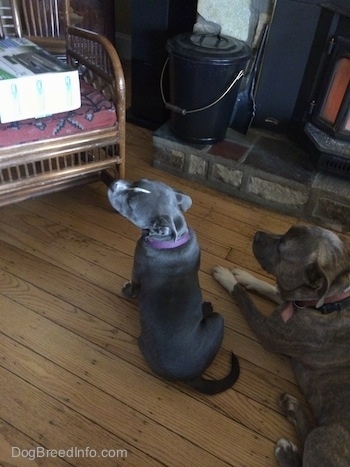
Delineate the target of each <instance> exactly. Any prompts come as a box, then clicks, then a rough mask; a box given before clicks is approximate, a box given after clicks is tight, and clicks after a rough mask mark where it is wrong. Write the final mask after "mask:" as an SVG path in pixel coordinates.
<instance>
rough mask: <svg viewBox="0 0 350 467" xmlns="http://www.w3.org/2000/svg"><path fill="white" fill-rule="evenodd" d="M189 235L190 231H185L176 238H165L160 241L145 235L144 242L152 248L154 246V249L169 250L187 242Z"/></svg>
mask: <svg viewBox="0 0 350 467" xmlns="http://www.w3.org/2000/svg"><path fill="white" fill-rule="evenodd" d="M190 237H191V235H190V232H186V233H185V234H184V235H182V237H180V238H179V239H178V240H167V241H165V242H162V241H160V240H155V239H153V238H152V237H148V236H147V237H145V242H146V243H147V245H149V246H151V247H152V248H155V249H156V250H171V249H173V248H178V247H179V246H181V245H184V244H185V243H187V242H188V240H189V239H190Z"/></svg>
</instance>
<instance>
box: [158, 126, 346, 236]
mask: <svg viewBox="0 0 350 467" xmlns="http://www.w3.org/2000/svg"><path fill="white" fill-rule="evenodd" d="M153 146H154V158H153V164H154V166H155V167H158V168H160V169H163V170H166V171H168V172H171V173H173V174H176V175H178V176H180V177H184V178H187V179H189V180H195V181H196V182H199V183H202V184H204V185H206V186H209V187H212V188H215V189H217V190H219V191H221V192H224V193H226V194H229V195H232V196H234V197H237V198H241V199H244V200H246V201H250V202H252V203H255V204H258V205H262V206H265V207H267V208H269V209H272V210H275V211H279V212H283V213H285V214H291V215H293V216H297V217H300V218H302V219H305V220H306V221H310V222H313V223H315V224H318V225H322V226H324V227H328V228H331V229H334V230H338V231H342V232H349V231H350V181H349V180H347V179H343V178H340V177H336V176H332V175H329V174H326V173H322V172H320V171H318V170H316V169H315V167H314V166H313V165H312V163H311V161H310V157H309V155H308V154H307V153H306V152H305V151H303V150H302V149H300V148H299V147H298V146H297V145H296V144H294V143H293V142H292V141H291V140H289V139H288V138H286V137H285V136H280V135H276V134H271V133H268V132H264V131H260V130H259V131H258V130H255V129H250V130H249V132H248V135H247V136H243V135H242V134H240V133H237V132H235V131H233V130H231V129H228V131H227V135H226V139H225V140H224V141H222V142H219V143H217V144H214V145H207V146H196V145H189V144H187V143H185V142H183V141H181V140H179V139H178V138H176V137H175V136H174V134H173V133H172V131H171V129H170V127H169V125H168V123H166V124H164V125H163V126H161V127H160V128H159V129H158V130H156V131H155V132H154V133H153Z"/></svg>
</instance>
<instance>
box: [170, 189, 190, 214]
mask: <svg viewBox="0 0 350 467" xmlns="http://www.w3.org/2000/svg"><path fill="white" fill-rule="evenodd" d="M174 191H175V195H176V200H177V204H178V205H179V206H180V209H181V211H182V212H186V211H187V210H188V209H190V207H191V206H192V199H191V197H190V196H188V195H185V193H182V191H176V190H174Z"/></svg>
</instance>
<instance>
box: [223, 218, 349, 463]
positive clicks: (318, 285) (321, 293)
mask: <svg viewBox="0 0 350 467" xmlns="http://www.w3.org/2000/svg"><path fill="white" fill-rule="evenodd" d="M253 251H254V255H255V257H256V258H257V260H258V261H259V263H260V264H261V266H262V267H263V268H264V269H265V270H266V271H267V272H268V273H270V274H273V275H274V276H275V278H276V282H277V287H274V286H271V285H269V284H266V283H265V282H263V281H260V280H258V279H256V278H254V277H253V276H252V275H250V274H248V273H246V272H244V271H242V270H240V269H234V270H233V271H232V272H230V271H229V270H228V269H225V268H222V267H219V266H218V267H216V268H214V277H215V279H216V280H217V281H218V282H219V283H220V284H221V285H223V286H224V287H225V288H226V289H227V290H228V291H229V292H230V293H232V295H233V296H234V297H235V298H236V299H237V301H238V304H239V307H240V308H241V310H242V312H243V314H244V315H245V317H246V319H247V321H248V323H249V325H250V326H251V328H252V329H253V331H254V332H255V334H256V335H257V336H258V337H259V339H260V340H261V343H262V345H263V346H264V347H265V348H266V349H268V350H271V351H273V352H279V353H283V354H285V355H288V356H290V357H291V361H292V366H293V369H294V372H295V376H296V379H297V381H298V383H299V386H300V388H301V390H302V392H303V393H304V395H305V397H306V399H307V400H308V402H309V404H310V407H311V409H312V412H313V414H314V417H315V420H316V424H317V425H316V426H313V424H312V423H310V422H309V421H308V420H307V419H306V417H305V415H304V414H303V412H302V409H301V407H300V405H299V403H298V401H297V400H296V399H295V398H294V397H292V396H290V395H288V394H283V395H282V396H281V398H280V404H281V407H282V408H283V410H284V412H285V414H286V416H287V417H288V419H289V420H290V421H291V422H292V423H293V424H294V425H295V427H296V429H297V432H298V435H299V436H300V439H301V442H302V445H303V453H302V454H300V453H299V452H298V450H297V448H296V446H295V445H294V444H293V443H291V442H290V441H287V440H285V439H280V440H279V441H278V442H277V446H276V449H275V454H276V457H277V459H278V461H279V463H280V465H281V466H286V467H287V466H304V467H305V466H307V467H311V466H317V467H321V466H324V467H331V466H334V467H349V466H350V251H349V247H348V246H347V245H346V244H345V243H344V242H343V241H342V240H341V239H340V238H339V237H338V236H337V235H335V234H334V233H332V232H330V231H329V230H326V229H323V228H320V227H306V226H297V227H292V228H291V229H290V230H289V231H288V232H287V233H286V234H284V235H271V234H268V233H264V232H257V233H256V235H255V237H254V242H253ZM246 290H250V291H253V292H257V293H259V294H262V295H264V296H267V297H268V298H270V299H271V300H273V301H275V302H277V303H279V305H278V307H277V309H276V310H275V312H274V313H273V314H272V315H271V316H270V317H265V316H263V315H262V314H261V313H260V312H259V311H258V309H257V308H256V306H255V305H254V303H253V302H252V300H251V299H250V297H249V295H248V294H247V292H246Z"/></svg>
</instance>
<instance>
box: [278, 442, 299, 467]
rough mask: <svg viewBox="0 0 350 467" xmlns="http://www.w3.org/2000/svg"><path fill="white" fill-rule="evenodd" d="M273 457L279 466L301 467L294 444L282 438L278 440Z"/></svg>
mask: <svg viewBox="0 0 350 467" xmlns="http://www.w3.org/2000/svg"><path fill="white" fill-rule="evenodd" d="M275 457H276V459H277V460H278V462H279V465H280V466H286V465H288V466H295V467H299V466H301V465H302V460H301V456H300V454H299V451H298V448H297V447H296V446H295V444H294V443H292V442H291V441H288V440H287V439H284V438H280V439H279V440H278V441H277V443H276V448H275Z"/></svg>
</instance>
